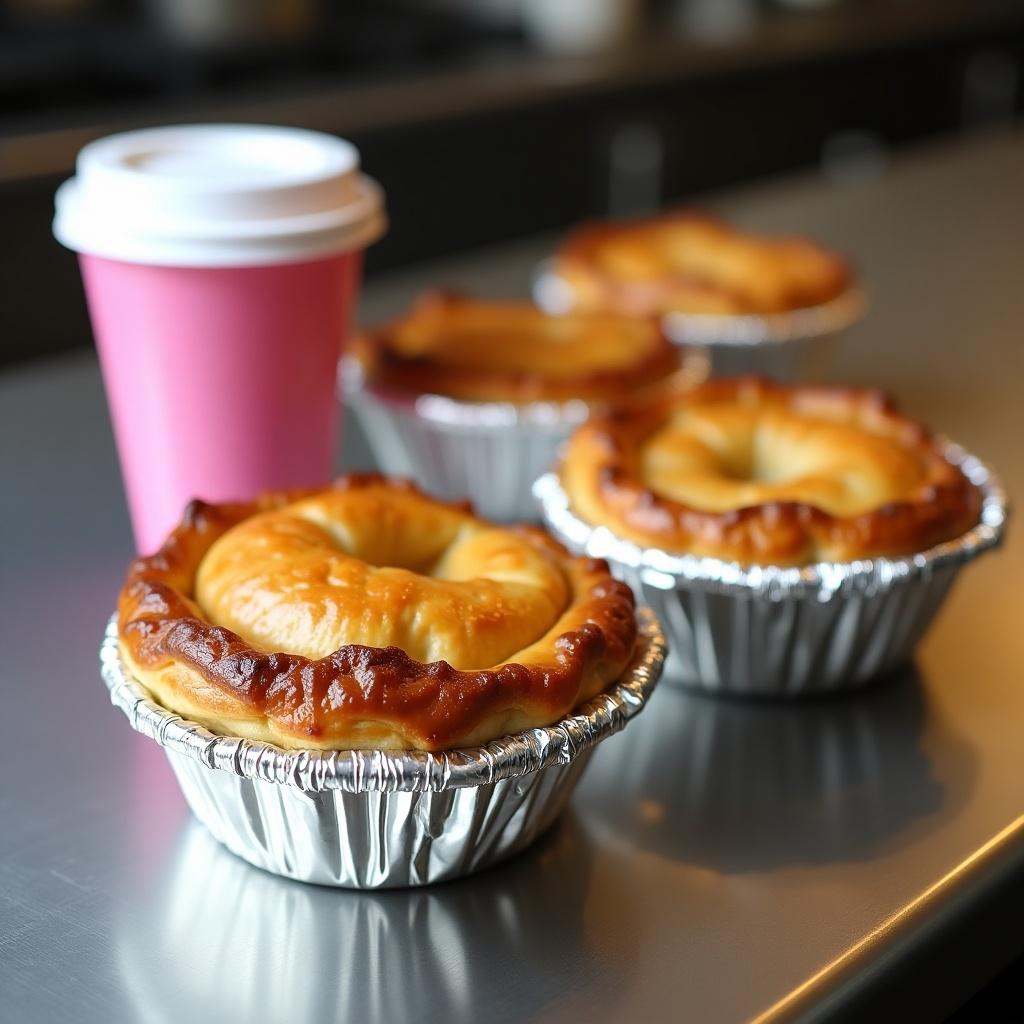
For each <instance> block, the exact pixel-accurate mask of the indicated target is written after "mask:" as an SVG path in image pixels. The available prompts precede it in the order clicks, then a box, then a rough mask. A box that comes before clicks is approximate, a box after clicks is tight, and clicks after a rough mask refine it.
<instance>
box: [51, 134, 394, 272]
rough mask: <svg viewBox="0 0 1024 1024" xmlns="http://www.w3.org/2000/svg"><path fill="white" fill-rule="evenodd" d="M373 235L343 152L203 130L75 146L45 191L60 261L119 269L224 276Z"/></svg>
mask: <svg viewBox="0 0 1024 1024" xmlns="http://www.w3.org/2000/svg"><path fill="white" fill-rule="evenodd" d="M385 224H386V221H385V214H384V197H383V193H382V192H381V189H380V187H379V186H378V185H377V184H376V182H374V181H372V180H371V179H369V178H367V177H366V176H365V175H363V174H361V173H360V170H359V152H358V150H357V149H356V148H355V147H354V146H353V145H352V144H351V143H348V142H345V141H344V139H339V138H336V137H334V136H333V135H326V134H323V133H321V132H311V131H305V130H302V129H298V128H278V127H272V126H268V125H240V124H238V125H236V124H211V125H180V126H174V127H168V128H150V129H145V130H143V131H135V132H124V133H122V134H120V135H110V136H108V137H107V138H105V139H99V140H98V141H96V142H92V143H90V144H89V145H87V146H85V147H84V148H83V149H82V151H81V152H80V153H79V154H78V161H77V165H76V174H75V177H73V178H71V179H70V180H69V181H66V182H64V184H63V185H61V186H60V188H59V189H58V190H57V197H56V216H55V217H54V221H53V233H54V235H56V237H57V239H58V241H60V242H61V243H63V244H64V245H66V246H67V247H68V248H69V249H74V250H76V251H77V252H86V253H91V254H94V255H97V256H106V257H108V258H110V259H116V260H124V261H126V262H130V263H154V264H161V265H167V266H190V267H236V266H258V265H265V264H271V263H290V262H297V261H299V260H304V259H308V258H313V257H317V256H326V255H329V254H332V253H337V252H346V251H349V250H352V249H361V248H364V247H365V246H367V245H369V244H370V243H371V242H374V241H376V240H377V239H378V238H379V237H380V236H381V234H383V232H384V228H385Z"/></svg>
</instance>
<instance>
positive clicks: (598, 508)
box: [561, 378, 980, 565]
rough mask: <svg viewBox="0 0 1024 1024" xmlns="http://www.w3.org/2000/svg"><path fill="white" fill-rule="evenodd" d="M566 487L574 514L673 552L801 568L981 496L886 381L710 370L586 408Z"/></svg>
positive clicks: (973, 507) (928, 538) (922, 535)
mask: <svg viewBox="0 0 1024 1024" xmlns="http://www.w3.org/2000/svg"><path fill="white" fill-rule="evenodd" d="M561 477H562V484H563V486H564V488H565V490H566V493H567V494H568V496H569V500H570V502H571V504H572V506H573V508H574V510H575V511H576V513H577V514H578V515H580V516H581V517H582V518H583V519H585V520H586V521H588V522H590V523H592V524H595V525H603V526H606V527H608V528H609V529H611V531H612V532H613V533H614V534H616V535H617V536H619V537H622V538H625V539H628V540H631V541H634V542H636V543H638V544H640V545H642V546H644V547H653V548H658V549H661V550H664V551H667V552H669V553H671V554H695V555H703V556H712V557H717V558H723V559H728V560H730V561H738V562H742V563H745V564H754V565H804V564H808V563H811V562H815V561H850V560H853V559H858V558H867V557H871V556H875V555H899V554H908V553H911V552H915V551H923V550H925V549H927V548H929V547H931V546H933V545H935V544H938V543H940V542H942V541H945V540H950V539H952V538H954V537H958V536H960V535H961V534H963V533H965V532H966V531H967V530H969V529H970V528H971V527H972V526H974V525H975V524H976V523H977V521H978V516H979V509H980V495H979V493H978V490H977V488H976V487H975V486H974V485H973V484H972V483H970V481H969V480H967V478H966V477H965V476H964V474H963V473H962V472H961V471H960V469H959V468H958V467H957V466H954V465H952V464H951V463H950V462H948V461H947V460H946V459H945V458H944V457H943V455H942V452H941V451H940V450H939V448H938V446H937V445H936V443H935V441H934V440H933V438H932V437H931V435H930V434H929V433H928V431H927V430H925V428H924V427H923V426H921V425H920V424H918V423H915V422H914V421H912V420H909V419H907V418H905V417H903V416H901V415H899V414H898V413H897V412H896V411H895V410H894V408H893V406H892V404H891V403H890V402H889V401H888V400H887V399H886V398H885V397H884V396H883V395H882V394H880V393H879V392H876V391H857V390H841V389H826V388H785V387H780V386H777V385H773V384H769V383H767V382H765V381H762V380H758V379H756V378H740V379H736V380H726V379H722V380H712V381H709V382H707V383H705V384H703V385H701V386H700V387H698V388H696V389H694V390H693V391H691V392H689V393H677V394H675V395H671V396H668V397H666V398H663V399H662V400H661V401H659V402H656V403H647V404H645V405H644V406H642V407H641V406H639V405H633V406H630V407H620V408H618V409H615V410H609V411H606V412H605V413H604V414H600V415H597V416H595V417H591V419H590V420H589V421H588V422H587V423H586V424H584V425H583V426H582V427H581V428H580V429H579V430H578V431H577V432H576V433H575V434H574V435H573V437H572V439H571V440H570V442H569V445H568V448H567V450H566V453H565V458H564V461H563V464H562V467H561Z"/></svg>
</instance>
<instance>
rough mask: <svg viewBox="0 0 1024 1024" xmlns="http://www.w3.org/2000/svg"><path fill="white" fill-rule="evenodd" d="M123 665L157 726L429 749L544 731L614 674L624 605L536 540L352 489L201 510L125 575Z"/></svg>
mask: <svg viewBox="0 0 1024 1024" xmlns="http://www.w3.org/2000/svg"><path fill="white" fill-rule="evenodd" d="M119 631H120V636H121V649H122V654H123V656H124V658H125V661H126V663H127V664H128V666H129V668H130V669H131V671H132V672H133V674H134V675H135V676H136V678H137V679H138V680H139V681H140V682H141V683H142V684H143V685H144V686H146V687H147V689H149V690H150V691H151V692H152V693H153V694H154V696H155V697H156V699H158V700H159V701H160V702H161V703H162V704H163V705H164V706H165V707H167V708H169V709H170V710H172V711H175V712H177V713H178V714H181V715H183V716H184V717H186V718H189V719H193V720H195V721H198V722H201V723H202V724H205V725H207V726H209V727H210V728H212V729H214V730H215V731H217V732H222V733H227V734H230V735H238V736H244V737H248V738H252V739H259V740H263V741H266V742H270V743H276V744H278V745H280V746H284V747H309V748H319V749H353V748H372V747H376V748H390V749H396V748H398V749H423V750H438V749H444V748H448V747H453V746H465V745H471V744H476V743H482V742H486V741H487V740H490V739H494V738H496V737H498V736H502V735H505V734H507V733H509V732H515V731H519V730H521V729H524V728H531V727H534V726H540V725H548V724H550V723H551V722H554V721H557V720H558V719H559V718H561V717H563V716H564V715H565V714H567V713H569V712H570V711H571V710H572V709H573V708H574V707H575V706H576V705H577V704H579V703H580V702H581V701H583V700H586V699H588V698H589V697H591V696H593V695H594V694H596V693H598V692H600V691H601V690H603V689H605V688H606V687H607V686H608V685H609V684H611V683H612V682H614V681H615V680H616V679H617V678H619V676H620V675H621V674H622V672H623V670H624V669H625V667H626V666H627V664H628V662H629V660H630V658H631V656H632V652H633V648H634V645H635V641H636V622H635V615H634V607H633V599H632V596H631V594H630V592H629V590H628V588H626V587H625V586H623V585H622V584H620V583H618V582H616V581H615V580H613V579H612V578H611V576H610V575H609V573H608V569H607V567H606V566H605V565H604V563H602V562H598V561H594V560H591V559H582V558H573V557H571V556H569V555H568V554H567V553H566V552H565V551H564V549H562V548H561V547H560V546H559V545H557V544H556V543H555V542H554V541H553V540H551V539H550V538H549V537H548V536H547V535H546V534H544V533H543V532H542V531H540V530H537V529H531V528H501V529H498V528H495V527H492V526H490V525H489V524H487V523H484V522H482V521H481V520H478V519H476V518H475V517H474V516H472V515H471V514H470V512H469V511H468V510H467V509H466V507H465V506H462V505H450V504H442V503H440V502H437V501H435V500H433V499H431V498H428V497H426V496H425V495H423V494H421V493H420V492H419V491H417V490H416V489H415V488H414V487H412V486H411V485H409V484H405V483H401V482H393V481H387V480H385V479H384V478H381V477H377V476H372V475H361V476H350V477H345V478H342V479H341V480H340V481H338V482H337V483H336V484H335V486H334V487H333V488H331V489H329V490H326V491H320V492H314V493H306V494H290V495H285V494H280V495H267V496H264V497H263V498H261V499H260V500H259V501H257V502H254V503H252V504H250V505H220V506H215V505H204V504H201V503H193V504H192V505H191V506H190V507H189V509H188V511H187V513H186V516H185V519H184V521H183V522H182V524H181V526H180V527H179V528H178V529H177V530H175V532H174V533H173V534H172V535H171V537H170V538H169V539H168V541H167V543H166V544H165V545H164V547H163V548H162V549H161V550H160V551H159V552H158V553H157V554H155V555H153V556H151V557H149V558H141V559H138V560H137V561H136V562H134V563H133V565H132V566H131V569H130V571H129V573H128V578H127V580H126V582H125V585H124V587H123V589H122V592H121V598H120V604H119Z"/></svg>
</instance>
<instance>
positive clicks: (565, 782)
mask: <svg viewBox="0 0 1024 1024" xmlns="http://www.w3.org/2000/svg"><path fill="white" fill-rule="evenodd" d="M638 619H639V627H640V639H639V642H638V645H637V653H636V656H635V658H634V661H633V664H632V665H631V666H630V668H629V669H628V671H627V672H626V673H625V674H624V675H623V678H622V680H621V681H620V682H619V683H617V684H616V685H614V686H612V687H611V688H610V689H608V690H607V691H606V692H604V693H602V694H600V695H599V696H598V697H596V698H595V699H594V700H592V701H590V702H588V703H587V704H585V705H584V706H582V707H581V708H579V709H578V710H577V711H576V712H575V713H574V714H572V715H570V716H568V717H566V718H564V719H562V720H561V721H560V722H558V723H556V724H555V725H552V726H548V727H546V728H540V729H530V730H527V731H526V732H522V733H516V734H515V735H512V736H506V737H503V738H502V739H499V740H495V741H494V742H492V743H488V744H486V745H485V746H481V747H472V748H465V749H461V750H452V751H445V752H441V753H437V754H431V753H425V752H419V751H410V752H405V751H377V750H362V751H360V750H356V751H312V750H310V751H303V750H282V749H280V748H278V747H275V746H273V745H271V744H267V743H259V742H256V741H251V740H243V739H240V738H237V737H230V736H219V735H216V734H214V733H211V732H210V731H209V730H207V729H204V728H203V727H202V726H200V725H198V724H197V723H195V722H189V721H187V720H185V719H182V718H180V717H179V716H178V715H175V714H173V713H171V712H169V711H167V710H166V709H165V708H163V707H162V706H161V705H159V704H157V703H156V702H155V701H153V700H152V699H151V698H150V696H149V695H148V693H147V692H146V690H145V689H144V688H143V687H142V686H141V685H140V684H139V683H138V682H137V681H135V680H134V679H133V678H132V677H131V676H130V674H129V673H128V672H127V670H126V668H125V666H124V664H123V662H122V660H121V658H120V653H119V650H118V638H117V623H116V617H115V618H113V619H111V621H110V623H109V625H108V627H107V632H106V635H105V636H104V640H103V644H102V646H101V648H100V664H101V672H102V675H103V678H104V681H105V682H106V684H107V687H108V689H109V690H110V697H111V701H112V702H113V703H114V704H115V706H117V707H119V708H120V709H121V710H122V711H123V712H124V713H125V715H126V716H127V717H128V719H129V721H130V722H131V724H132V726H133V727H134V728H135V729H136V730H137V731H139V732H141V733H143V734H144V735H147V736H150V737H151V738H153V739H155V740H156V741H157V742H158V743H159V744H160V745H161V746H162V747H164V749H165V751H166V752H167V757H168V759H169V760H170V763H171V767H172V768H173V769H174V773H175V775H176V776H177V778H178V781H179V783H180V785H181V788H182V792H183V793H184V795H185V799H186V800H187V802H188V804H189V806H190V807H191V808H192V811H193V812H194V813H195V815H196V817H197V818H198V819H199V820H200V821H201V822H202V823H203V824H204V825H205V826H206V827H207V828H208V829H209V831H210V832H211V833H212V834H213V835H214V836H215V837H216V838H217V839H218V840H219V841H220V842H222V843H223V844H224V845H225V846H227V847H228V848H229V849H230V850H232V851H233V852H234V853H236V854H238V856H240V857H242V858H244V859H245V860H247V861H249V862H250V863H251V864H255V865H256V866H257V867H261V868H264V869H265V870H267V871H272V872H274V873H275V874H279V875H285V876H287V877H289V878H295V879H298V880H300V881H305V882H316V883H319V884H323V885H337V886H345V887H349V888H391V887H396V886H409V885H424V884H428V883H431V882H438V881H443V880H446V879H451V878H457V877H459V876H461V875H465V874H469V873H471V872H473V871H477V870H479V869H480V868H482V867H485V866H487V865H489V864H493V863H496V862H497V861H499V860H502V859H503V858H505V857H508V856H510V855H511V854H513V853H515V852H517V851H518V850H521V849H523V848H524V847H526V846H527V845H529V844H530V843H531V842H533V841H534V840H535V839H536V838H537V837H538V836H539V835H540V834H541V833H542V832H543V831H544V830H545V829H546V828H547V827H548V826H549V825H550V824H551V823H552V822H553V821H554V819H555V818H556V817H557V815H558V814H559V812H560V811H561V810H562V808H563V807H564V805H565V802H566V801H567V800H568V798H569V795H570V794H571V792H572V790H573V787H574V786H575V784H576V782H577V781H578V779H579V776H580V773H581V772H582V770H583V768H584V766H585V765H586V763H587V761H588V760H589V758H590V755H591V753H592V751H593V748H594V746H596V744H597V743H599V742H600V741H601V740H603V739H605V738H606V737H607V736H610V735H612V734H614V733H616V732H618V731H619V730H621V729H622V728H623V727H624V726H625V725H626V723H627V722H628V721H629V719H631V718H632V717H633V716H634V715H636V714H637V713H638V712H639V711H640V710H641V709H642V708H643V707H644V705H645V704H646V702H647V699H648V697H649V696H650V693H651V691H652V690H653V688H654V686H655V684H656V682H657V680H658V677H659V675H660V674H661V667H662V662H663V660H664V656H665V643H664V637H663V634H662V632H661V629H660V626H659V625H658V623H657V620H656V619H655V617H654V615H653V614H652V613H651V612H650V611H649V610H647V609H641V611H640V613H639V614H638Z"/></svg>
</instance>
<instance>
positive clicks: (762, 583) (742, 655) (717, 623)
mask: <svg viewBox="0 0 1024 1024" xmlns="http://www.w3.org/2000/svg"><path fill="white" fill-rule="evenodd" d="M945 454H946V457H947V458H948V459H949V460H950V461H951V462H954V463H956V464H957V465H959V466H961V468H962V469H963V470H964V472H965V473H966V474H967V476H968V478H969V479H971V480H972V482H974V483H975V484H976V485H977V486H978V487H979V488H980V489H981V491H982V510H981V520H980V522H979V523H978V525H977V526H975V527H974V528H973V529H971V530H969V531H968V532H967V533H966V534H964V535H963V536H962V537H959V538H957V539H956V540H954V541H949V542H947V543H945V544H939V545H937V546H936V547H934V548H931V549H930V550H928V551H924V552H919V553H918V554H914V555H908V556H906V557H904V558H874V559H864V560H862V561H857V562H834V563H833V562H822V563H818V564H816V565H811V566H805V567H801V568H784V567H777V566H741V565H739V564H737V563H734V562H725V561H722V560H720V559H715V558H700V557H696V556H692V555H670V554H668V553H666V552H664V551H660V550H658V549H653V548H640V547H638V546H637V545H635V544H632V543H630V542H628V541H624V540H622V539H621V538H618V537H616V536H615V535H614V534H613V533H611V531H609V530H608V529H607V528H605V527H595V526H591V525H590V524H588V523H586V522H584V521H583V520H581V519H580V518H579V517H578V516H577V515H575V513H574V512H573V511H572V509H571V508H570V505H569V499H568V496H567V495H566V493H565V491H564V490H563V489H562V486H561V484H560V482H559V480H558V477H557V476H556V475H555V474H553V473H549V474H547V475H545V476H544V477H541V478H540V479H539V480H538V481H537V482H536V484H535V485H534V493H535V495H536V497H537V499H538V500H539V501H540V503H541V506H542V513H543V517H544V520H545V522H546V524H547V526H548V528H549V529H550V530H551V531H552V533H554V534H555V536H556V537H558V538H559V540H561V541H562V543H564V544H565V545H566V546H567V547H569V548H570V549H571V550H573V551H575V552H577V553H582V554H587V555H590V556H591V557H594V558H605V559H607V560H608V562H609V564H610V566H611V568H612V571H613V572H614V573H615V575H616V576H617V577H618V578H620V579H622V580H624V581H625V582H626V583H628V584H629V585H630V586H631V587H632V588H633V591H634V593H635V594H636V596H637V599H638V600H639V601H641V602H643V603H644V604H647V605H649V606H650V608H651V609H652V610H653V611H654V613H655V614H656V615H657V616H658V619H659V620H660V621H661V623H662V625H663V627H664V629H665V632H666V634H667V635H668V638H669V642H670V645H671V649H672V653H671V655H670V658H669V664H668V674H669V678H671V679H674V680H676V681H678V682H682V683H684V684H685V685H688V686H695V687H699V688H701V689H705V690H709V691H714V692H718V693H728V694H734V695H749V696H761V697H768V696H772V697H787V696H803V695H811V694H816V693H824V692H830V691H834V690H839V689H844V688H853V687H857V686H861V685H863V684H864V683H866V682H868V681H870V680H871V679H873V678H875V677H876V676H878V675H881V674H883V673H885V672H888V671H889V670H891V669H893V668H895V667H896V666H898V665H900V664H902V663H903V662H905V661H906V660H907V659H909V657H910V655H911V654H912V652H913V650H914V647H915V646H916V644H917V643H918V641H919V640H920V639H921V637H922V636H923V635H924V633H925V631H926V630H927V629H928V626H929V625H930V624H931V622H932V620H933V619H934V617H935V614H936V612H937V611H938V609H939V607H940V606H941V604H942V601H943V599H944V598H945V596H946V594H947V593H948V591H949V589H950V587H951V586H952V583H953V580H954V579H955V577H956V575H957V573H958V572H959V570H960V569H961V568H962V567H963V566H964V565H965V564H966V563H967V562H968V561H970V560H971V559H973V558H975V557H977V556H978V555H980V554H982V553H983V552H985V551H988V550H990V549H991V548H994V547H996V546H998V545H999V544H1000V543H1001V541H1002V537H1003V533H1004V530H1005V524H1006V518H1007V515H1008V507H1007V503H1006V497H1005V494H1004V492H1003V490H1002V487H1001V486H1000V484H999V482H998V480H997V479H996V478H995V476H994V475H993V474H992V472H991V470H989V469H988V467H987V466H985V464H984V463H982V462H981V461H980V460H978V459H976V458H975V457H974V456H971V455H968V454H967V453H966V452H964V451H963V450H962V449H960V448H959V447H957V446H956V445H954V444H952V443H949V442H946V443H945Z"/></svg>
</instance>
